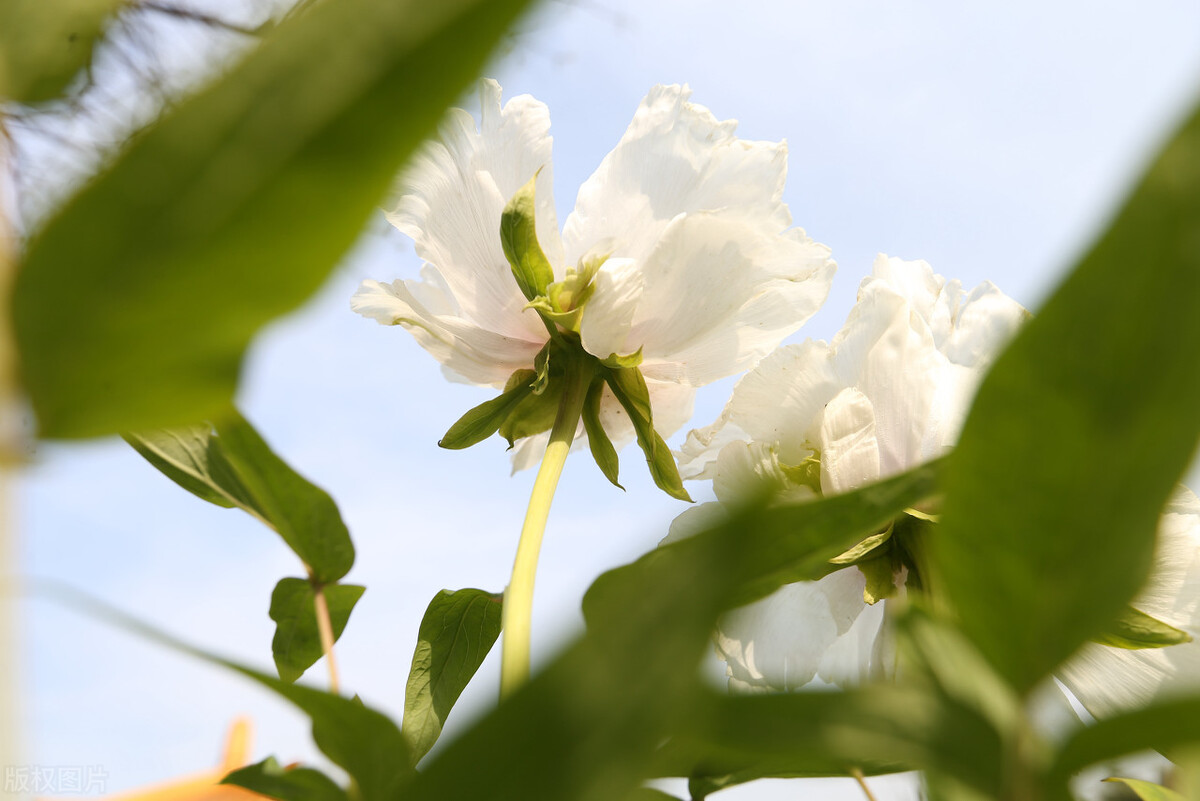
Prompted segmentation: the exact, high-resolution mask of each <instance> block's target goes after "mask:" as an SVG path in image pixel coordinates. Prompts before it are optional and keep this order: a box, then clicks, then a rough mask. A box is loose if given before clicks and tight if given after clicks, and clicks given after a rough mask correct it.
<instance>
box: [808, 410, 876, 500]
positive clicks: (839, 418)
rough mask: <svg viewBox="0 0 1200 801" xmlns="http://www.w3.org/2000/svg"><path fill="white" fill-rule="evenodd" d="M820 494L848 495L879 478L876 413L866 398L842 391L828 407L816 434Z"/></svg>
mask: <svg viewBox="0 0 1200 801" xmlns="http://www.w3.org/2000/svg"><path fill="white" fill-rule="evenodd" d="M817 447H818V450H819V451H820V453H821V491H822V492H823V493H825V494H826V495H836V494H837V493H839V492H849V491H850V490H853V489H857V488H859V487H861V486H864V485H866V484H870V483H871V482H873V481H877V480H878V479H879V441H878V440H877V439H876V438H875V411H874V409H873V408H872V406H871V401H870V400H869V399H868V398H867V396H866V395H864V394H862V393H861V392H859V391H858V390H857V389H854V388H853V387H849V388H847V389H843V390H842V391H841V392H839V393H838V394H837V395H836V396H835V397H834V398H833V400H831V401H829V403H828V404H827V405H826V406H825V413H824V414H823V415H822V418H821V428H820V432H819V433H818V435H817Z"/></svg>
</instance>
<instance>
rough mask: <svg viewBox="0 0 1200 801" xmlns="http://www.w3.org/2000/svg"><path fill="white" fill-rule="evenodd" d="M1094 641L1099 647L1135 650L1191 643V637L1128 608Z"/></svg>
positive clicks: (1143, 613)
mask: <svg viewBox="0 0 1200 801" xmlns="http://www.w3.org/2000/svg"><path fill="white" fill-rule="evenodd" d="M1095 639H1096V642H1098V643H1100V644H1101V645H1108V646H1111V647H1113V648H1128V649H1130V650H1136V649H1139V648H1166V647H1167V646H1168V645H1179V644H1180V643H1185V642H1191V640H1192V635H1190V634H1188V633H1187V632H1186V631H1180V630H1179V629H1177V628H1175V627H1174V626H1172V625H1169V624H1167V623H1164V622H1162V621H1161V620H1159V619H1157V618H1155V617H1151V616H1150V615H1147V614H1146V613H1145V612H1142V611H1139V610H1137V609H1134V608H1133V607H1132V606H1129V607H1126V608H1125V610H1124V611H1123V612H1122V613H1121V614H1120V615H1118V616H1117V618H1116V620H1114V621H1112V622H1111V623H1110V624H1109V626H1108V628H1107V629H1106V630H1105V631H1103V632H1101V634H1100V635H1099V636H1097V637H1096V638H1095Z"/></svg>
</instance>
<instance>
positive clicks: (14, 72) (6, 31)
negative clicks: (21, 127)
mask: <svg viewBox="0 0 1200 801" xmlns="http://www.w3.org/2000/svg"><path fill="white" fill-rule="evenodd" d="M125 4H126V0H4V2H0V100H4V99H7V100H13V101H16V102H17V103H42V102H44V101H47V100H53V99H55V98H57V97H59V96H60V95H62V94H63V92H64V91H66V89H67V88H68V86H69V84H70V83H71V82H72V81H73V80H74V79H75V77H76V76H77V75H79V74H80V73H81V72H82V71H83V70H84V69H85V68H86V67H87V66H88V65H89V64H90V63H91V60H92V48H93V47H94V46H95V43H96V40H97V39H99V38H100V36H101V35H102V34H103V32H104V27H105V25H106V23H107V22H108V20H109V19H110V18H111V17H112V16H114V15H115V14H116V12H117V11H118V10H119V9H120V8H121V7H122V6H124V5H125Z"/></svg>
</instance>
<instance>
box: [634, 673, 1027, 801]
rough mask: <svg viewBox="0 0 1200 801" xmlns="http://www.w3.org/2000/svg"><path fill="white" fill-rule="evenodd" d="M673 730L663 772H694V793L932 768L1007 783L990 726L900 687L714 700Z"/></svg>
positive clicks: (990, 787)
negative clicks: (761, 782)
mask: <svg viewBox="0 0 1200 801" xmlns="http://www.w3.org/2000/svg"><path fill="white" fill-rule="evenodd" d="M708 703H709V705H710V711H709V713H708V714H707V715H706V716H703V717H699V716H697V717H693V719H692V720H693V722H692V723H691V725H690V726H689V727H688V728H687V729H684V730H681V731H676V732H674V733H673V735H672V737H671V739H670V740H668V741H667V743H666V744H665V745H664V746H663V748H662V749H661V751H660V752H659V754H658V756H657V762H656V764H655V770H656V773H657V774H659V775H663V776H690V777H691V779H690V786H691V790H692V795H693V797H702V796H704V795H707V794H709V793H711V792H714V791H716V790H719V789H722V788H725V787H729V786H731V785H733V784H740V783H742V782H747V781H751V780H753V779H760V778H767V777H777V778H804V777H816V776H847V775H850V770H851V769H853V768H857V769H858V770H861V771H862V772H863V773H864V774H865V775H876V774H880V773H895V772H898V771H903V770H913V769H917V768H921V769H925V770H934V771H937V772H940V773H944V774H949V775H952V776H955V777H957V778H958V779H959V780H960V781H963V782H965V783H968V784H969V785H970V786H972V787H974V788H976V789H978V790H980V791H982V792H984V793H988V794H991V795H998V793H999V790H1000V788H1001V787H1002V785H1003V776H1002V775H1001V773H1000V766H1001V759H1000V756H1001V750H1002V742H1001V738H1000V735H999V734H998V733H997V732H996V730H995V729H993V728H992V727H991V726H990V725H989V724H988V722H987V721H986V720H985V719H984V718H982V717H981V716H980V715H978V714H977V713H975V712H972V711H971V710H969V709H968V708H966V707H964V706H962V705H959V704H956V703H954V702H952V701H949V700H948V699H945V698H940V697H938V696H936V695H933V694H929V693H926V692H922V691H918V690H914V689H911V688H901V687H888V686H879V687H864V688H858V689H854V690H848V691H845V692H838V693H820V692H812V693H784V694H778V695H775V694H772V695H762V696H743V697H733V698H712V699H710V700H709V702H708Z"/></svg>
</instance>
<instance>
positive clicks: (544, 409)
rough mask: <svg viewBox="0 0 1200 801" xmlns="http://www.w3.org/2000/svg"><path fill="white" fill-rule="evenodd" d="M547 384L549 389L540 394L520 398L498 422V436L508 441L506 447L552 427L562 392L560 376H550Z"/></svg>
mask: <svg viewBox="0 0 1200 801" xmlns="http://www.w3.org/2000/svg"><path fill="white" fill-rule="evenodd" d="M547 386H548V387H549V389H548V390H547V391H545V392H543V393H542V394H540V395H538V394H534V393H530V394H529V395H526V396H525V397H524V398H522V399H521V400H520V401H519V402H518V403H517V404H516V405H515V406H513V408H512V410H511V411H510V412H509V413H508V417H507V418H505V420H504V422H503V423H501V424H500V429H499V431H500V436H502V437H504V439H505V440H507V441H508V447H510V448H511V447H513V445H515V444H516V441H517V440H519V439H524V438H525V437H532V436H533V435H534V434H540V433H542V432H543V431H549V430H550V429H551V428H553V427H554V418H555V417H556V416H557V415H558V406H559V402H560V400H561V399H562V393H563V387H562V378H561V376H553V377H551V378H550V379H549V380H548V381H547Z"/></svg>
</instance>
